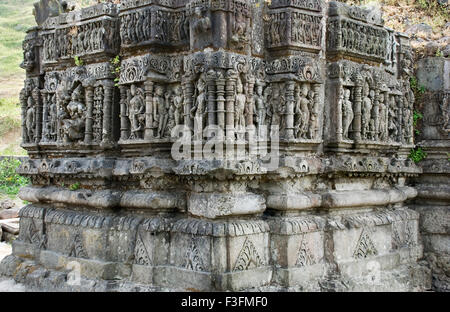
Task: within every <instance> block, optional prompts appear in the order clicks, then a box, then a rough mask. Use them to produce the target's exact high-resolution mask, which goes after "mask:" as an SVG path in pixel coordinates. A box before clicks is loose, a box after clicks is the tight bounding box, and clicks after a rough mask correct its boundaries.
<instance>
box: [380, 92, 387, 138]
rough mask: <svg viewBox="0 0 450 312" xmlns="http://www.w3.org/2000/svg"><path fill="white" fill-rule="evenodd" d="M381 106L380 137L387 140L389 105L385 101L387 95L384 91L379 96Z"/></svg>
mask: <svg viewBox="0 0 450 312" xmlns="http://www.w3.org/2000/svg"><path fill="white" fill-rule="evenodd" d="M379 108H380V115H379V129H378V130H379V138H380V140H381V141H386V139H387V133H386V132H387V131H386V130H387V115H388V111H387V107H386V103H385V96H384V93H381V94H380V98H379Z"/></svg>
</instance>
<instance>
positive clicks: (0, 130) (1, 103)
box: [0, 98, 21, 137]
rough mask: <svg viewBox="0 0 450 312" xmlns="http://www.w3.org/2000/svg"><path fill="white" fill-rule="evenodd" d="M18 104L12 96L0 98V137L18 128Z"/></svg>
mask: <svg viewBox="0 0 450 312" xmlns="http://www.w3.org/2000/svg"><path fill="white" fill-rule="evenodd" d="M20 127H21V121H20V105H19V100H18V99H14V98H6V99H0V137H1V136H3V135H5V134H6V133H8V132H11V131H14V130H17V129H20Z"/></svg>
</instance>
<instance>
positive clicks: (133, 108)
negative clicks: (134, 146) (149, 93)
mask: <svg viewBox="0 0 450 312" xmlns="http://www.w3.org/2000/svg"><path fill="white" fill-rule="evenodd" d="M128 110H129V112H128V116H129V117H128V118H129V119H130V124H131V137H130V140H136V139H139V138H140V133H141V131H142V129H143V127H144V126H143V123H144V118H145V117H144V113H145V100H144V91H143V90H142V89H141V88H138V87H136V85H131V88H130V100H129V107H128Z"/></svg>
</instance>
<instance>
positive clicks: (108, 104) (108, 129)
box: [102, 84, 114, 143]
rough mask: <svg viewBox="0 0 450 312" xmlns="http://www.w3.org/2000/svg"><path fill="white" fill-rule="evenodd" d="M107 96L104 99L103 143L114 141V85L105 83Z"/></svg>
mask: <svg viewBox="0 0 450 312" xmlns="http://www.w3.org/2000/svg"><path fill="white" fill-rule="evenodd" d="M104 90H105V96H104V100H103V137H102V142H103V143H111V142H112V116H111V111H112V103H113V94H114V85H112V84H105V85H104Z"/></svg>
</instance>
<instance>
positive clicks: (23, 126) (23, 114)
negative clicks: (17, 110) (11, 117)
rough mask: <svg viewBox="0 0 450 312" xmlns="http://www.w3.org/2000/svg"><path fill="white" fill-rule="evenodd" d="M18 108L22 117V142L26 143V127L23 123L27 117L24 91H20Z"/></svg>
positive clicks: (25, 93)
mask: <svg viewBox="0 0 450 312" xmlns="http://www.w3.org/2000/svg"><path fill="white" fill-rule="evenodd" d="M20 107H21V115H22V116H21V117H22V118H21V120H22V124H21V125H22V142H23V143H28V135H27V125H26V122H25V120H26V116H27V92H26V90H25V89H22V91H20Z"/></svg>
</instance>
